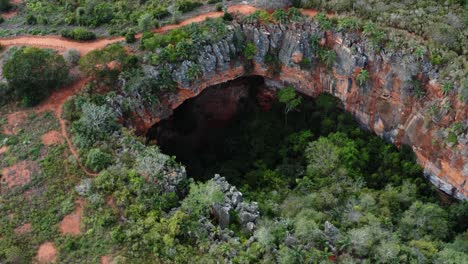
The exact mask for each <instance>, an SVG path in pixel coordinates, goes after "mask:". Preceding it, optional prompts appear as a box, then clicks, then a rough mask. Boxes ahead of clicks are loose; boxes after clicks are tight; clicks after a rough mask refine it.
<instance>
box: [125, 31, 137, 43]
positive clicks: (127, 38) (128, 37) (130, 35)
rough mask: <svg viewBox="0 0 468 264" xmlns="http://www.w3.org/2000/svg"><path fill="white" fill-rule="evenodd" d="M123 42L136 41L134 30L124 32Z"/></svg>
mask: <svg viewBox="0 0 468 264" xmlns="http://www.w3.org/2000/svg"><path fill="white" fill-rule="evenodd" d="M125 42H127V43H129V44H131V43H135V42H136V37H135V31H133V30H131V31H129V32H127V34H125Z"/></svg>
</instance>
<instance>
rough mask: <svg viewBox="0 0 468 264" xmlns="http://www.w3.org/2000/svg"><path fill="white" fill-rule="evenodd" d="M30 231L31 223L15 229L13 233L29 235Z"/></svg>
mask: <svg viewBox="0 0 468 264" xmlns="http://www.w3.org/2000/svg"><path fill="white" fill-rule="evenodd" d="M30 231H31V223H26V224H24V225H22V226H19V227H17V228H15V233H16V234H17V235H22V234H26V233H29V232H30Z"/></svg>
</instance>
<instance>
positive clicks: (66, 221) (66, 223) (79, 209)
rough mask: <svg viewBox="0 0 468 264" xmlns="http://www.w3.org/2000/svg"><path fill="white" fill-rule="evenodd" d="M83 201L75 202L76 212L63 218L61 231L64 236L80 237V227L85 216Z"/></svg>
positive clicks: (60, 226)
mask: <svg viewBox="0 0 468 264" xmlns="http://www.w3.org/2000/svg"><path fill="white" fill-rule="evenodd" d="M83 204H84V202H83V200H77V201H76V202H75V205H76V208H75V211H74V212H73V213H71V214H69V215H67V216H65V217H64V218H63V220H62V221H61V222H60V225H59V230H60V233H62V234H63V235H79V234H80V233H81V229H80V225H81V218H82V216H83Z"/></svg>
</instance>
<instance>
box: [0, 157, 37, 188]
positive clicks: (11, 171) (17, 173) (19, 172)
mask: <svg viewBox="0 0 468 264" xmlns="http://www.w3.org/2000/svg"><path fill="white" fill-rule="evenodd" d="M38 169H39V166H38V165H37V163H35V162H33V161H21V162H19V163H17V164H15V165H13V166H10V167H7V168H4V169H3V170H2V176H1V179H0V182H1V183H2V184H6V185H7V186H8V188H14V187H18V186H23V185H25V184H27V183H29V182H30V181H31V174H32V172H34V171H37V170H38Z"/></svg>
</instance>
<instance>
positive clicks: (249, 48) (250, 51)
mask: <svg viewBox="0 0 468 264" xmlns="http://www.w3.org/2000/svg"><path fill="white" fill-rule="evenodd" d="M255 54H257V46H255V44H254V43H247V45H245V47H244V51H243V55H244V58H246V59H247V60H253V58H254V57H255Z"/></svg>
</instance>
